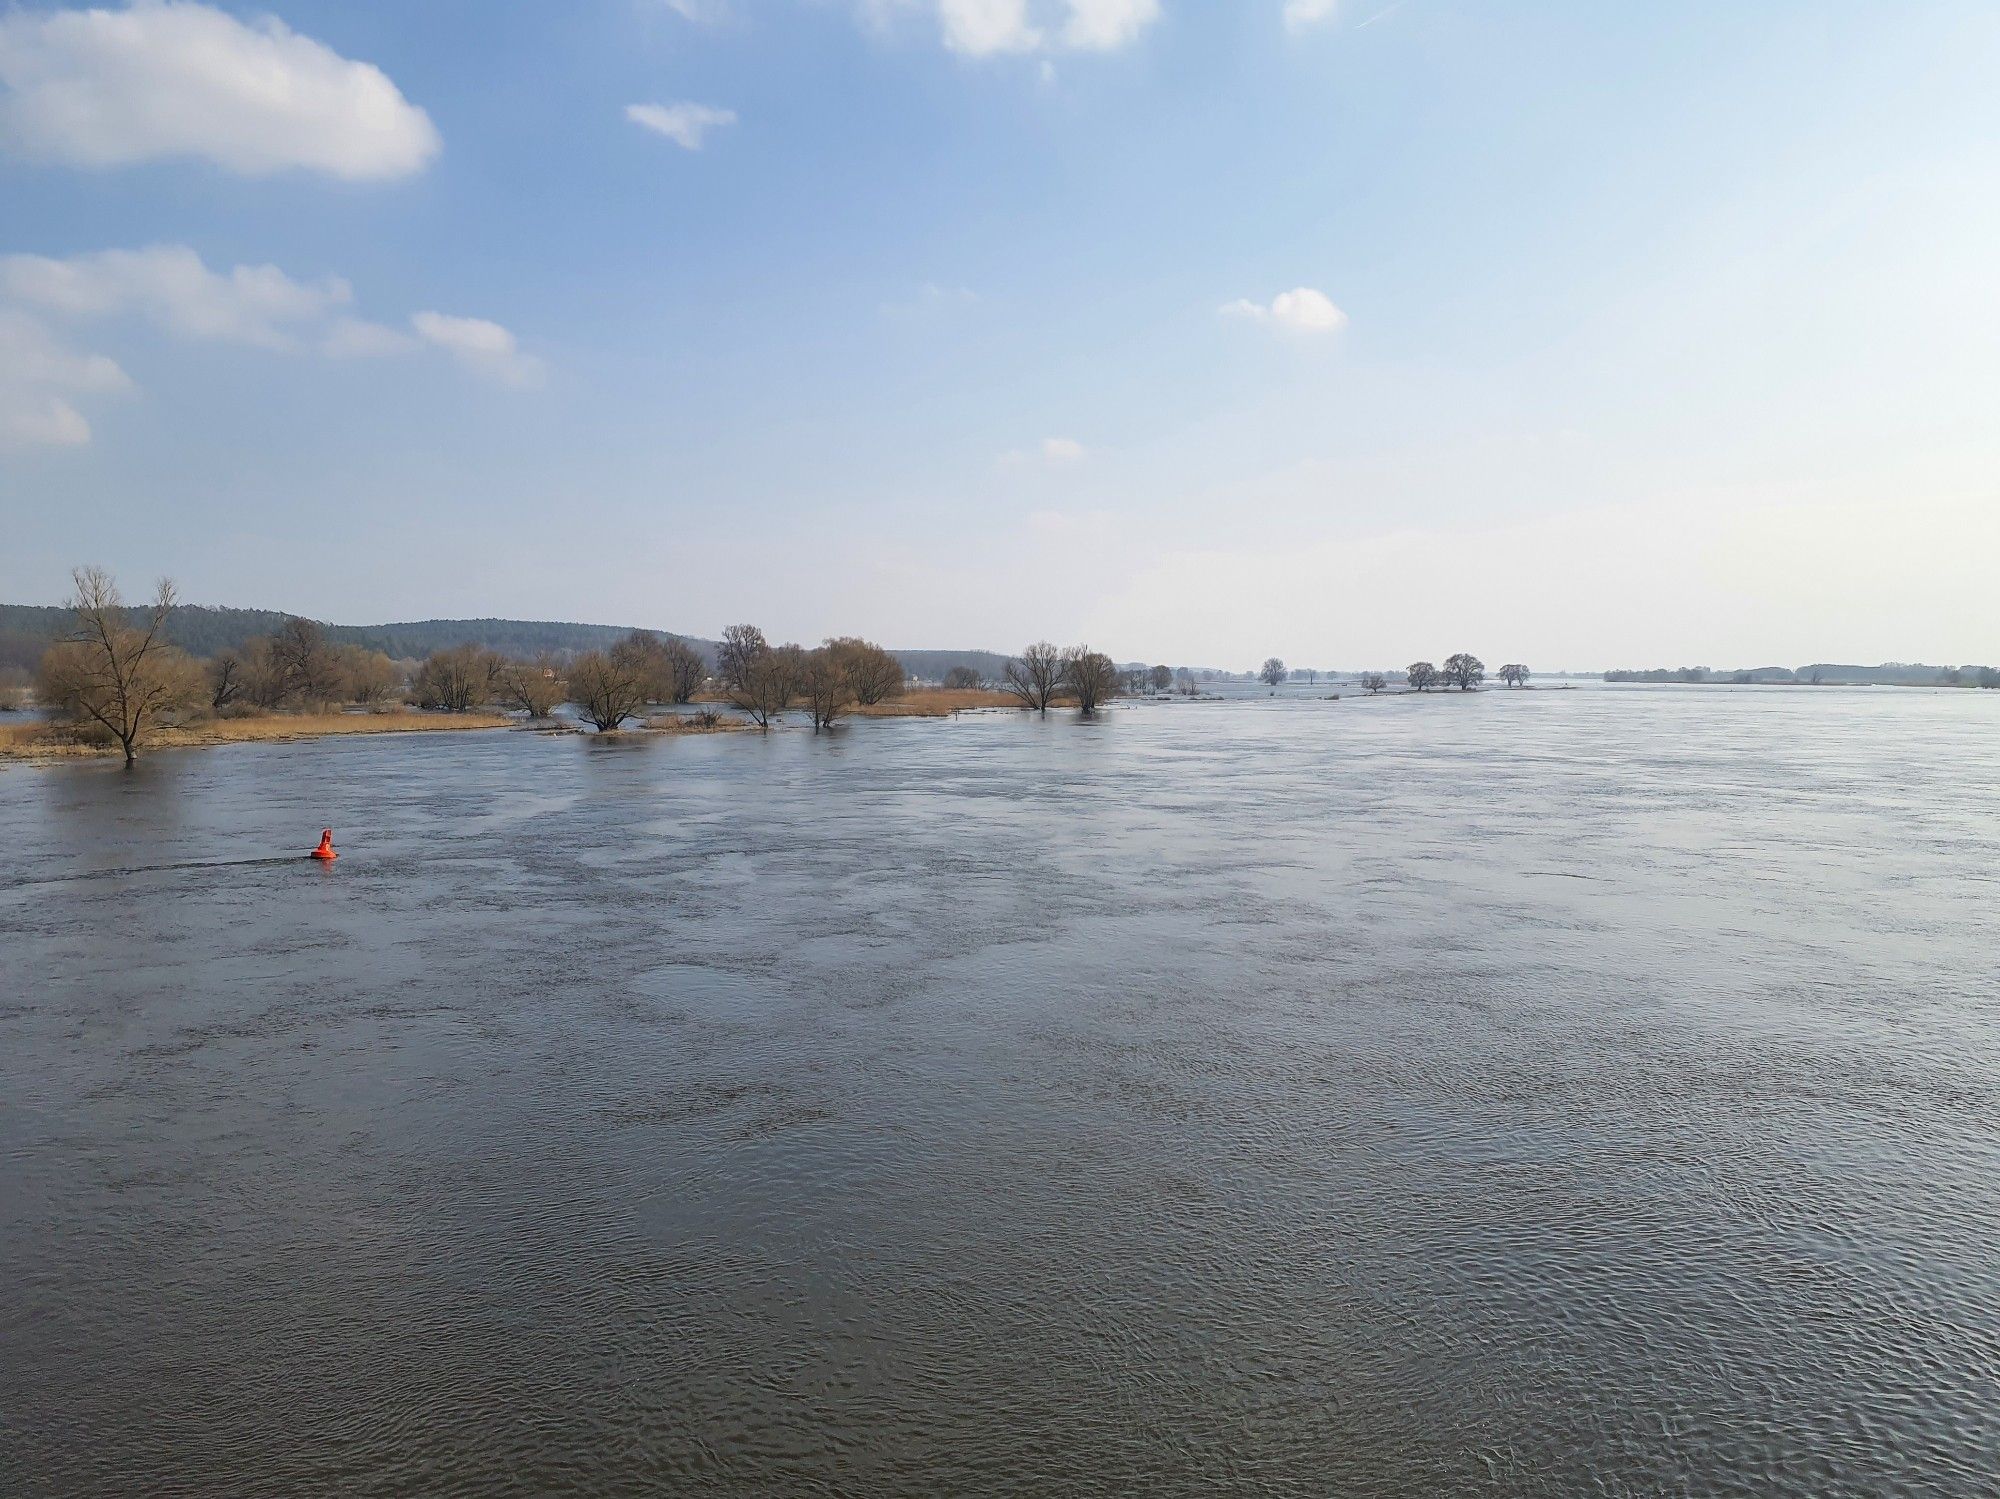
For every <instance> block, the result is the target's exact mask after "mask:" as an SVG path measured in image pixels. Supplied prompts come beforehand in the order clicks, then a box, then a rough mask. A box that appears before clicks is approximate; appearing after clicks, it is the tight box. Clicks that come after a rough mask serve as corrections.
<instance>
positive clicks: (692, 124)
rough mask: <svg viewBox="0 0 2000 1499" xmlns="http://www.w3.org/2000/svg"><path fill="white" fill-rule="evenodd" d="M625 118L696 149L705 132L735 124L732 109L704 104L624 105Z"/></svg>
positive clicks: (691, 149) (690, 148) (697, 149)
mask: <svg viewBox="0 0 2000 1499" xmlns="http://www.w3.org/2000/svg"><path fill="white" fill-rule="evenodd" d="M625 118H626V119H628V120H630V121H631V122H632V123H633V124H635V125H643V126H644V127H645V128H646V129H648V130H651V131H653V132H655V133H656V134H659V135H664V136H665V137H666V138H667V139H668V140H670V141H672V142H673V143H674V144H675V145H677V146H679V147H681V148H682V149H684V150H688V151H699V150H700V149H701V146H702V141H703V140H704V139H706V137H707V135H708V132H709V131H711V130H714V129H716V128H718V127H719V126H723V125H734V124H735V123H736V111H735V110H733V109H716V108H714V107H712V106H710V105H707V104H628V105H626V106H625Z"/></svg>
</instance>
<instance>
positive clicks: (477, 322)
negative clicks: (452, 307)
mask: <svg viewBox="0 0 2000 1499" xmlns="http://www.w3.org/2000/svg"><path fill="white" fill-rule="evenodd" d="M410 326H411V327H413V328H415V329H416V330H417V337H419V338H421V339H422V340H423V341H424V342H425V343H427V344H431V345H434V346H435V347H437V348H440V349H443V350H444V351H445V352H446V353H448V354H450V355H451V356H452V357H453V358H454V359H456V360H457V361H458V362H459V363H460V364H461V365H463V366H465V368H467V369H469V370H471V371H472V372H473V373H475V374H479V375H484V376H485V377H486V378H487V379H489V380H495V381H498V382H499V383H500V384H502V385H512V386H516V387H526V386H530V385H539V384H541V383H542V362H541V361H540V360H539V359H536V358H534V357H532V356H531V355H527V354H523V353H522V352H521V351H520V349H519V347H518V346H517V345H516V344H515V341H514V335H513V334H511V333H509V332H508V331H507V330H506V329H505V328H503V327H501V326H500V325H499V324H498V323H489V322H488V321H487V320H486V319H485V318H476V317H452V316H450V315H449V314H447V313H442V312H419V313H415V314H413V315H412V316H411V318H410Z"/></svg>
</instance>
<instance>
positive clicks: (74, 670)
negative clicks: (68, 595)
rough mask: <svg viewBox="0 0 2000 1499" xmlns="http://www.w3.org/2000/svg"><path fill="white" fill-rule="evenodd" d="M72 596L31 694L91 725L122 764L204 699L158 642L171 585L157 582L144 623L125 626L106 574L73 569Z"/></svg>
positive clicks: (188, 665)
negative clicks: (152, 732) (63, 631)
mask: <svg viewBox="0 0 2000 1499" xmlns="http://www.w3.org/2000/svg"><path fill="white" fill-rule="evenodd" d="M70 576H71V577H72V578H73V579H74V581H75V583H76V594H75V596H74V597H73V598H72V599H71V600H70V603H69V608H70V610H71V612H72V613H73V614H74V615H75V622H74V624H73V626H72V627H71V631H70V634H69V637H68V638H67V639H66V640H62V641H60V642H58V643H57V644H55V645H53V646H51V647H49V650H48V653H47V654H46V655H44V656H43V657H42V669H41V680H40V683H39V684H38V686H37V689H36V691H37V693H38V695H39V696H40V698H41V700H42V702H43V703H45V704H47V705H48V706H49V707H50V708H52V709H54V710H55V711H56V712H57V713H59V714H61V715H63V716H64V717H66V718H71V719H75V720H78V721H80V722H87V723H94V724H96V725H98V726H99V727H100V728H102V729H104V730H105V732H107V733H108V734H110V735H111V737H112V738H114V739H116V740H117V741H118V746H119V748H120V749H122V750H124V752H125V763H126V764H127V765H130V764H131V763H132V762H133V761H134V760H135V759H137V758H138V754H139V739H140V736H141V735H143V734H144V733H145V732H146V730H147V729H149V728H151V727H153V726H154V725H155V724H157V723H159V722H160V721H161V720H162V719H163V718H165V717H166V716H167V715H169V714H171V713H175V712H178V711H180V710H182V709H185V708H192V707H197V706H199V705H200V704H201V703H202V702H203V701H204V700H205V699H206V698H207V697H208V696H209V691H210V689H209V686H208V683H207V681H206V679H205V678H204V676H203V674H202V671H201V668H200V667H198V666H197V665H196V664H195V663H194V662H193V661H192V660H190V659H189V657H188V656H187V655H186V653H184V652H183V651H181V650H180V649H179V648H178V647H176V646H173V645H170V644H168V642H167V639H166V624H167V616H168V615H169V614H171V613H172V612H173V608H174V601H175V593H174V585H173V583H172V582H171V581H170V580H169V579H166V578H162V579H161V580H160V582H159V586H158V587H157V588H156V589H155V590H154V593H153V602H152V605H151V606H150V607H149V608H148V609H147V611H146V614H145V617H144V622H143V623H142V624H139V625H134V624H132V623H131V616H130V614H129V613H128V612H127V610H126V608H125V601H124V600H123V599H122V598H120V597H119V594H118V585H117V584H116V583H115V582H113V581H112V578H111V574H109V573H107V572H105V571H104V570H103V569H102V568H97V567H80V568H78V569H77V570H76V571H75V572H74V573H72V574H71V575H70Z"/></svg>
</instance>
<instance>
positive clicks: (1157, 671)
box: [1146, 666, 1174, 692]
mask: <svg viewBox="0 0 2000 1499" xmlns="http://www.w3.org/2000/svg"><path fill="white" fill-rule="evenodd" d="M1146 682H1147V685H1148V686H1150V687H1151V688H1152V689H1153V691H1155V692H1165V691H1166V690H1167V689H1168V688H1170V687H1172V686H1173V685H1174V669H1173V668H1172V667H1171V666H1156V667H1154V668H1153V669H1152V670H1151V671H1149V672H1148V673H1146Z"/></svg>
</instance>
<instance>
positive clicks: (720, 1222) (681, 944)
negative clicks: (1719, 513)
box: [0, 689, 2000, 1496]
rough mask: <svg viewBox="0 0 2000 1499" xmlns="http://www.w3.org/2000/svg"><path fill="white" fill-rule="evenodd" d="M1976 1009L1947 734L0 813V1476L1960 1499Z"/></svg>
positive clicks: (269, 781)
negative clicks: (314, 856) (324, 856)
mask: <svg viewBox="0 0 2000 1499" xmlns="http://www.w3.org/2000/svg"><path fill="white" fill-rule="evenodd" d="M329 823H330V824H332V825H333V826H334V827H335V828H336V829H337V830H338V836H339V842H340V846H341V849H342V855H343V856H342V858H341V859H340V861H339V862H338V864H336V865H335V866H333V867H332V868H318V867H314V866H312V865H310V864H308V863H307V862H306V861H305V860H303V859H302V858H300V857H298V856H299V855H302V854H303V853H304V851H305V850H306V849H307V848H308V847H310V846H311V844H312V843H313V841H314V840H315V839H316V837H317V834H318V830H319V828H320V827H321V826H322V825H325V824H329ZM1996 952H2000V693H1986V694H1978V693H1971V692H1958V693H1948V692H1947V693H1931V692H1922V691H1909V690H1885V689H1877V690H1872V691H1870V690H1855V691H1847V690H1834V689H1821V690H1800V689H1772V690H1758V689H1734V690H1719V689H1693V690H1687V689H1681V690H1676V689H1636V690H1630V691H1613V690H1591V691H1547V690H1544V691H1532V692H1511V693H1510V692H1501V691H1495V692H1488V693H1484V694H1480V695H1477V696H1473V697H1449V698H1426V699H1421V700H1383V701H1376V702H1361V701H1355V700H1353V699H1352V698H1349V699H1348V700H1345V701H1342V702H1340V703H1328V702H1321V701H1309V700H1300V699H1299V698H1297V697H1292V698H1279V699H1275V700H1269V699H1267V700H1264V701H1257V700H1254V699H1253V700H1247V701H1234V702H1224V703H1192V704H1190V703H1173V704H1158V705H1146V706H1139V707H1134V708H1130V709H1126V710H1122V711H1119V712H1117V713H1114V714H1112V715H1110V716H1109V717H1108V718H1107V719H1106V720H1105V721H1103V722H1101V723H1098V724H1078V723H1076V722H1074V721H1072V720H1070V719H1068V718H1066V717H1062V716H1056V717H1051V718H1050V719H1049V720H1047V721H1041V720H1037V719H1032V718H1027V717H1023V716H1019V715H1012V714H995V715H985V716H971V717H967V718H963V719H960V720H957V721H952V722H905V723H894V722H890V723H871V724H862V725H857V726H855V727H853V728H852V729H850V730H847V731H844V732H842V733H839V734H836V735H834V736H831V737H826V738H818V739H815V738H814V737H813V736H812V735H810V734H809V733H805V732H799V731H794V732H789V733H781V734H775V735H772V736H770V737H769V738H764V737H759V736H717V737H711V738H703V739H680V740H671V741H667V740H661V741H647V742H636V743H633V742H627V743H619V744H612V743H592V742H589V741H587V740H582V739H577V738H543V737H539V736H534V735H528V734H521V733H496V734H481V735H461V734H452V735H437V736H409V737H399V738H396V739H366V740H351V741H319V742H303V743H297V744H286V745H240V746H226V747H220V748H213V749H205V750H197V751H185V752H180V753H174V754H162V755H159V756H156V757H154V758H152V759H151V760H148V761H145V762H142V764H141V765H140V766H139V768H138V770H137V772H136V773H135V774H132V775H129V776H127V775H124V774H121V773H119V772H118V771H117V770H115V769H113V768H107V767H101V766H84V767H74V766H71V767H53V768H22V767H14V768H8V769H6V770H0V953H4V958H5V979H4V985H0V1471H5V1472H7V1473H8V1474H10V1475H11V1477H10V1479H9V1480H8V1484H7V1487H8V1488H9V1489H10V1491H13V1492H25V1493H36V1494H40V1493H49V1494H57V1493H60V1494H129V1493H133V1492H139V1491H148V1492H158V1493H180V1494H192V1493H277V1492H285V1493H297V1494H307V1495H318V1494H326V1495H331V1494H409V1493H427V1494H467V1495H471V1494H496V1493H521V1494H541V1493H549V1492H556V1491H565V1492H584V1493H611V1492H630V1491H637V1490H642V1489H649V1490H651V1491H654V1492H684V1493H704V1494H721V1495H735V1494H746V1495H747V1494H759V1493H787V1494H805V1495H811V1494H867V1495H913V1496H914V1495H931V1494H941V1493H976V1494H1019V1495H1043V1494H1056V1493H1061V1494H1082V1495H1090V1494H1105V1495H1111V1494H1125V1493H1132V1492H1151V1493H1164V1494H1213V1493H1217V1492H1234V1493H1271V1494H1296V1495H1324V1494H1351V1495H1391V1496H1404V1495H1408V1496H1429V1495H1437V1494H1448V1493H1491V1494H1520V1495H1573V1494H1583V1493H1604V1494H1629V1495H1656V1494H1686V1495H1715V1494H1743V1495H1753V1494H1754V1495H1775V1496H1793V1495H1796V1496H1806V1495H1815V1496H1817V1495H1850V1494H1851V1495H1864V1494H1865V1495H1919V1494H1922V1495H1945V1494H1950V1495H1960V1494H1963V1495H1973V1494H1990V1493H1992V1492H1994V1478H1993V1474H1994V1473H1995V1471H1996V1470H2000V1414H1997V1413H2000V1383H1996V1380H2000V1373H1997V1372H1996V1371H2000V1249H1996V1244H2000V994H1996V989H2000V985H1997V984H1996V980H1995V976H1994V975H1995V954H1996Z"/></svg>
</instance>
